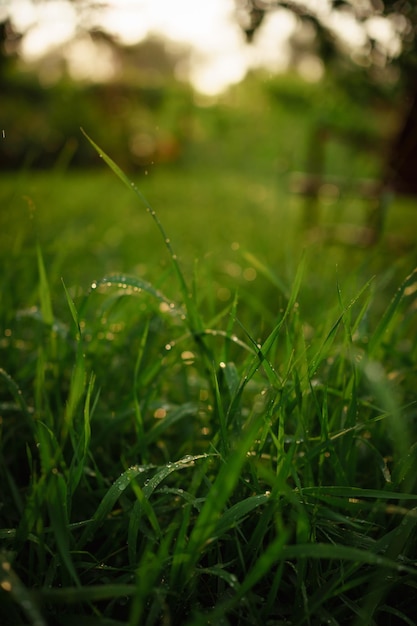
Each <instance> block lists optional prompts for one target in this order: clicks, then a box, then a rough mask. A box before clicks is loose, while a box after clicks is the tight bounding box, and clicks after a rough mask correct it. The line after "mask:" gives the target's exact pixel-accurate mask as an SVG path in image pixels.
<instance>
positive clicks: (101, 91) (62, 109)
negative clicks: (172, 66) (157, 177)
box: [0, 71, 191, 169]
mask: <svg viewBox="0 0 417 626" xmlns="http://www.w3.org/2000/svg"><path fill="white" fill-rule="evenodd" d="M190 101H191V92H190V91H189V89H188V88H187V87H185V86H182V85H181V84H179V83H175V82H172V83H171V84H169V85H166V84H136V85H135V84H132V83H131V82H129V83H127V82H126V83H125V82H117V83H116V82H112V83H108V84H85V83H78V82H74V81H71V80H69V79H68V78H63V79H61V80H59V81H58V82H56V83H53V84H52V85H49V86H47V87H45V86H43V85H42V84H41V83H40V81H39V78H38V77H37V76H36V75H35V74H32V73H23V72H17V71H15V72H10V74H9V76H8V78H7V82H6V83H5V88H4V89H3V94H2V99H1V103H0V111H1V120H2V127H3V128H4V129H6V132H7V141H3V142H2V151H1V153H0V166H1V167H3V168H5V169H7V168H10V169H14V168H20V167H22V166H30V167H41V168H49V167H52V166H54V165H61V166H66V165H67V164H71V165H75V166H83V167H84V166H89V165H91V164H93V163H94V162H96V158H95V156H94V155H92V154H91V151H90V150H89V148H88V146H87V145H86V143H85V142H80V136H81V135H80V127H83V128H85V130H86V131H87V132H88V133H89V134H91V135H92V136H93V137H95V138H96V139H97V141H99V142H101V143H102V144H103V145H106V146H107V147H108V149H109V150H110V151H111V152H112V153H113V154H114V155H115V156H116V157H117V158H118V159H119V161H121V163H122V164H123V165H126V166H128V165H129V164H130V165H132V164H135V165H138V166H143V167H146V166H148V165H149V164H151V163H154V162H164V161H170V160H175V159H176V158H178V157H179V156H180V152H181V145H182V143H183V142H184V140H185V138H186V137H185V135H186V132H185V130H184V127H185V126H186V123H187V115H188V110H189V107H190ZM162 129H164V130H162Z"/></svg>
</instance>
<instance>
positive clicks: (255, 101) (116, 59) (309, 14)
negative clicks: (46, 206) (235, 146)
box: [0, 0, 417, 193]
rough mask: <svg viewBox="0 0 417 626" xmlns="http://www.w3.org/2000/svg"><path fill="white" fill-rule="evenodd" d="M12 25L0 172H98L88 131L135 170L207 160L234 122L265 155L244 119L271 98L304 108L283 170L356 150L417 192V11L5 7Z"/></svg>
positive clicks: (272, 102)
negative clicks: (198, 156)
mask: <svg viewBox="0 0 417 626" xmlns="http://www.w3.org/2000/svg"><path fill="white" fill-rule="evenodd" d="M0 20H1V23H0V81H1V101H0V120H1V130H2V142H1V153H0V159H1V160H0V166H1V167H2V169H16V168H20V167H22V165H23V164H25V165H26V166H30V167H39V168H45V167H51V166H54V165H56V164H57V162H61V164H63V163H64V162H65V163H66V164H68V165H71V166H87V165H88V166H90V165H93V164H94V163H96V160H95V157H94V155H93V154H92V153H91V150H90V149H89V146H88V145H87V144H86V142H85V141H83V140H82V139H81V136H80V132H79V127H80V126H83V127H84V128H85V129H86V131H87V132H89V133H90V134H91V135H92V136H93V137H94V138H95V139H96V140H97V141H98V142H99V143H100V142H101V144H103V146H104V147H105V148H107V151H108V152H110V153H111V154H112V156H113V157H114V158H115V159H116V160H119V161H121V162H122V164H123V165H125V166H133V165H137V166H138V167H142V168H148V167H149V166H150V165H152V164H155V163H157V162H175V161H178V160H180V159H184V160H186V159H187V157H189V158H192V159H194V158H195V152H196V151H195V149H194V150H193V146H194V147H195V146H196V145H197V144H200V146H201V142H202V140H203V136H204V138H205V139H210V138H211V139H214V140H215V141H217V139H218V136H217V135H218V134H219V133H220V134H222V133H224V132H225V131H226V132H231V133H233V129H234V128H235V129H236V128H237V127H239V133H243V134H246V135H247V143H248V144H250V145H251V150H256V149H257V146H256V144H259V143H260V141H259V140H258V141H256V133H254V135H255V136H254V137H251V134H252V129H251V128H250V124H248V125H246V126H245V124H244V123H243V124H242V121H243V120H242V119H240V120H239V117H240V116H242V115H243V116H244V115H245V114H248V115H249V116H250V115H251V114H252V119H253V120H255V119H256V121H257V123H259V124H260V123H261V122H260V120H259V117H258V116H257V114H256V110H257V109H258V110H259V108H260V102H261V100H262V103H263V110H264V114H265V115H266V116H267V117H268V116H269V115H271V110H272V109H274V108H275V109H276V112H275V113H273V114H272V117H279V114H280V110H282V109H284V108H287V109H288V113H293V114H294V119H295V127H294V128H293V129H292V131H291V135H292V137H291V138H288V137H287V136H286V135H287V134H289V133H288V126H287V124H285V129H284V128H282V126H284V125H282V126H281V128H278V129H274V132H273V139H274V142H275V146H276V149H275V155H271V154H270V155H269V156H270V157H274V158H275V159H276V161H277V163H276V166H277V169H281V170H282V169H283V168H285V167H287V168H294V169H297V170H298V169H300V168H301V169H306V168H307V169H310V170H311V172H310V173H313V174H318V173H319V170H321V169H322V168H325V167H326V164H325V163H324V161H323V160H324V159H325V154H322V153H323V152H326V150H325V149H324V148H325V144H326V143H329V144H330V143H332V142H333V143H339V144H341V145H342V146H343V148H344V149H348V148H349V147H352V146H355V143H356V145H360V146H361V148H364V149H368V150H369V153H370V156H369V160H370V161H372V152H375V153H377V155H378V161H379V162H378V164H377V171H375V165H371V164H369V174H371V175H375V174H378V175H381V176H383V177H386V178H387V179H389V181H390V183H392V184H393V185H394V186H395V187H396V188H398V189H399V190H401V191H404V192H411V193H414V192H415V190H416V189H417V182H416V179H417V177H416V176H415V175H414V170H415V162H416V159H415V155H416V149H415V143H416V142H415V135H416V128H415V125H416V109H415V106H416V105H415V95H416V92H417V78H416V76H417V74H416V44H415V35H416V27H417V8H416V7H414V6H413V3H410V2H406V1H403V0H391V1H389V0H385V1H382V0H321V1H320V2H317V1H315V0H292V1H290V2H279V1H276V0H211V2H209V3H208V2H195V1H193V0H72V1H71V0H2V2H1V3H0ZM254 83H256V86H255V85H254ZM245 84H247V85H249V86H248V89H247V91H246V93H245V89H244V85H245ZM236 85H238V86H240V87H241V89H239V88H238V89H236V88H235V87H236ZM254 90H255V91H254ZM259 92H262V93H259ZM263 100H265V101H266V102H265V103H264V102H263ZM207 108H209V109H211V113H209V114H207V111H206V109H207ZM202 109H204V110H205V113H204V114H203V115H201V118H202V119H200V113H201V110H202ZM251 109H252V110H251ZM266 109H267V110H266ZM214 110H215V111H216V113H214ZM206 118H210V119H206ZM271 130H272V129H271ZM298 130H300V134H304V139H305V141H306V146H305V147H304V149H301V153H300V154H297V147H296V146H295V145H294V144H295V142H294V137H293V135H294V133H297V131H298ZM405 130H406V133H405V134H406V136H405V135H404V131H405ZM216 133H217V135H216ZM305 133H308V134H309V136H308V137H307V136H306V135H305ZM209 136H210V137H209ZM343 144H346V145H343ZM309 149H311V150H313V151H315V152H316V153H317V154H316V155H315V156H313V155H312V154H311V153H309ZM209 151H210V150H209V146H207V153H208V152H209ZM319 152H320V154H319ZM206 156H207V155H206ZM215 158H216V159H217V155H216V157H215ZM328 163H334V159H332V158H329V159H328ZM346 166H347V163H345V164H343V168H345V167H346ZM360 167H361V168H364V169H363V174H364V177H366V176H367V175H368V171H367V169H365V168H366V167H367V166H365V165H363V164H361V166H360ZM306 173H309V172H306ZM328 173H329V174H338V173H339V172H331V171H329V172H328ZM394 179H395V180H394ZM301 182H302V181H301ZM304 182H306V181H304ZM327 191H328V192H331V189H330V188H328V190H327Z"/></svg>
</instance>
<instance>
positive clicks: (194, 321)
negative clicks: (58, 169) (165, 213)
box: [81, 129, 203, 335]
mask: <svg viewBox="0 0 417 626" xmlns="http://www.w3.org/2000/svg"><path fill="white" fill-rule="evenodd" d="M81 132H82V133H83V135H84V136H85V137H86V139H87V140H88V141H89V142H90V144H91V145H92V146H93V148H94V149H95V150H96V152H97V153H98V155H99V156H100V157H101V158H102V159H103V160H104V161H105V163H107V165H108V166H109V167H110V169H111V170H112V171H113V172H114V173H115V174H116V176H117V177H118V178H119V179H120V180H121V181H122V182H123V183H124V184H125V185H126V187H127V188H128V189H130V190H131V191H133V192H134V193H135V195H136V196H137V197H138V198H139V200H140V201H141V202H142V204H144V206H145V207H146V209H147V211H148V212H149V213H150V215H151V217H152V218H153V220H154V222H155V224H156V226H157V228H158V230H159V232H160V234H161V236H162V239H163V241H164V244H165V246H166V248H167V250H168V253H169V256H170V258H171V262H172V265H173V268H174V270H175V274H176V276H177V279H178V282H179V287H180V291H181V294H182V297H183V299H184V303H185V307H186V309H187V313H188V318H187V319H188V323H189V325H190V330H191V332H192V333H193V335H195V334H198V333H199V332H201V330H202V329H203V325H202V323H201V320H200V317H199V315H198V313H197V310H196V308H195V305H194V300H193V298H192V294H191V292H190V290H189V288H188V286H187V283H186V280H185V278H184V274H183V272H182V270H181V267H180V264H179V262H178V257H177V255H176V253H175V252H174V249H173V247H172V244H171V240H170V238H169V237H168V236H167V234H166V232H165V229H164V227H163V226H162V223H161V221H160V219H159V217H158V215H157V213H156V212H155V210H154V209H153V208H152V206H151V205H150V203H149V202H148V201H147V199H146V198H145V196H144V195H143V194H142V193H141V192H140V191H139V189H138V188H137V186H136V185H135V183H134V182H132V181H130V180H129V179H128V177H127V176H126V174H125V173H124V172H123V170H121V169H120V167H119V166H118V165H116V163H115V162H114V161H113V160H112V159H111V158H110V157H109V156H108V155H107V154H106V153H105V152H104V151H103V150H102V149H101V148H100V147H99V146H98V145H97V144H96V143H95V142H94V141H93V140H92V139H91V137H89V136H88V135H87V133H86V132H85V131H84V130H83V129H81Z"/></svg>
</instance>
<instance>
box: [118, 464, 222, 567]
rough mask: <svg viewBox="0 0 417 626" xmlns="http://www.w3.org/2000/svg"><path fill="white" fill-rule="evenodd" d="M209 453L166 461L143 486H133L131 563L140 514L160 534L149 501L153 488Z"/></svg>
mask: <svg viewBox="0 0 417 626" xmlns="http://www.w3.org/2000/svg"><path fill="white" fill-rule="evenodd" d="M210 456H213V455H211V454H197V455H194V456H191V455H189V456H185V457H183V458H182V459H180V460H179V461H176V462H175V463H167V464H166V465H164V466H163V467H162V468H161V469H160V470H159V471H158V472H156V474H155V475H154V476H152V478H150V479H149V480H148V481H146V484H145V486H144V487H143V488H140V487H139V486H138V485H135V486H134V492H135V495H136V497H137V500H136V502H135V504H134V505H133V509H132V512H131V513H130V518H129V530H128V550H129V558H130V562H131V563H135V562H136V546H137V538H138V535H139V530H140V521H141V519H142V514H143V513H145V514H146V515H147V517H148V519H149V521H150V523H151V525H152V528H153V530H154V531H155V532H156V534H157V535H159V536H161V535H162V533H161V529H160V527H159V523H158V520H157V518H156V515H155V512H154V510H153V508H152V506H151V505H150V503H149V498H150V497H151V495H152V493H153V492H154V491H155V489H156V488H157V487H158V486H159V485H160V484H161V483H162V482H163V481H164V480H165V479H166V478H167V477H168V476H169V475H170V474H172V473H173V472H177V471H179V470H183V469H186V468H188V467H192V466H193V465H194V462H195V461H197V460H199V459H206V458H208V457H210Z"/></svg>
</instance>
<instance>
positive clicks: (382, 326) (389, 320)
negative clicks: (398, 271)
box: [368, 269, 417, 356]
mask: <svg viewBox="0 0 417 626" xmlns="http://www.w3.org/2000/svg"><path fill="white" fill-rule="evenodd" d="M416 283H417V269H414V270H413V271H412V272H411V274H409V276H407V278H406V279H405V280H404V281H403V282H402V284H401V285H400V286H399V287H398V289H397V292H396V294H395V296H394V297H393V298H392V300H391V302H390V304H389V306H388V308H387V309H386V311H385V313H384V314H383V316H382V318H381V320H380V322H379V324H378V325H377V327H376V330H375V331H374V333H373V334H372V337H371V338H370V340H369V347H368V354H369V355H370V356H372V355H373V354H374V352H375V351H376V349H377V348H378V347H379V345H380V344H381V342H382V340H383V339H384V337H388V333H389V330H390V328H391V326H392V325H393V324H394V322H395V317H396V314H397V313H398V311H399V308H400V306H401V304H402V302H403V300H404V297H405V296H406V295H407V291H408V290H410V289H413V287H414V286H415V284H416Z"/></svg>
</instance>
